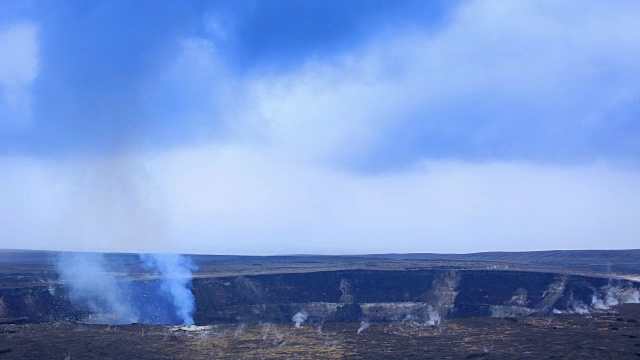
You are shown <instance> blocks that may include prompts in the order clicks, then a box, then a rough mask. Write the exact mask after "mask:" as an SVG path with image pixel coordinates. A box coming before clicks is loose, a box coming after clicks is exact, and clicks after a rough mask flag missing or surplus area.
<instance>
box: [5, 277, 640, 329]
mask: <svg viewBox="0 0 640 360" xmlns="http://www.w3.org/2000/svg"><path fill="white" fill-rule="evenodd" d="M155 281H157V280H147V281H143V280H136V281H132V282H131V284H130V286H129V289H131V291H132V293H131V294H129V296H128V297H127V298H126V301H130V302H136V303H141V302H142V303H148V305H149V307H150V308H154V307H160V306H163V304H162V303H161V302H158V301H159V300H157V299H154V296H153V292H152V290H151V289H154V288H156V287H157V284H155V283H154V282H155ZM192 290H193V293H194V295H195V299H196V312H195V314H194V319H195V322H196V324H213V323H224V322H249V323H251V322H291V321H293V320H292V319H293V318H294V317H295V316H296V315H297V318H296V319H297V320H296V321H307V322H333V321H348V322H354V321H357V322H359V321H363V320H365V321H371V322H377V321H417V322H421V323H424V324H427V325H434V324H438V323H439V322H440V321H442V320H443V319H445V318H460V317H487V316H493V317H512V316H527V315H531V314H548V313H552V312H577V313H584V312H588V311H593V310H599V309H606V308H609V307H610V306H614V305H617V304H619V303H633V302H640V295H639V294H640V293H639V292H638V286H637V284H636V283H633V282H631V281H626V280H612V279H607V278H599V277H587V276H577V275H563V274H555V273H542V272H526V271H500V270H456V271H451V270H413V271H394V270H374V271H367V270H343V271H320V272H307V273H288V274H264V275H251V276H231V277H201V278H195V279H194V280H193V283H192ZM92 305H95V304H92ZM0 317H5V318H6V317H14V318H16V317H22V318H24V319H25V321H29V322H55V321H83V322H109V321H108V319H104V318H103V319H99V318H95V316H94V315H93V314H92V313H91V306H89V304H82V303H77V302H73V301H72V300H71V299H70V297H69V295H68V293H67V292H66V290H65V288H64V287H62V286H61V285H51V284H48V285H43V286H32V287H23V288H10V289H4V290H0ZM139 321H140V322H144V323H162V322H163V321H164V320H163V319H161V318H160V317H158V318H154V317H153V314H152V315H149V316H148V317H147V318H142V319H139Z"/></svg>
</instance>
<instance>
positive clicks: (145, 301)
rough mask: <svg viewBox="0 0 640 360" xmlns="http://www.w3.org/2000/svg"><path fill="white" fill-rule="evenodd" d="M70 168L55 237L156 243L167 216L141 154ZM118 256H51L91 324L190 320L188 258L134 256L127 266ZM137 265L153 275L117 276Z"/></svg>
mask: <svg viewBox="0 0 640 360" xmlns="http://www.w3.org/2000/svg"><path fill="white" fill-rule="evenodd" d="M69 170H70V172H71V175H72V176H70V177H69V178H71V179H74V180H73V182H72V183H69V184H63V186H62V187H63V192H62V193H63V194H62V196H63V198H62V199H63V209H62V213H63V215H62V218H61V226H60V228H61V234H60V236H62V237H65V238H68V239H74V240H76V242H77V244H78V247H79V249H81V250H87V249H90V250H92V251H96V250H97V251H122V250H130V249H133V250H138V249H149V248H151V247H153V246H154V245H156V246H157V245H161V244H162V242H163V241H164V239H165V234H164V231H163V229H164V223H165V220H166V219H165V218H164V214H162V213H161V212H160V210H159V209H160V207H159V206H157V205H158V204H157V202H158V201H159V198H161V197H162V196H161V195H160V194H158V193H157V192H154V190H153V189H154V186H153V184H152V181H151V179H150V177H149V176H148V174H147V173H146V171H145V166H144V165H143V163H142V162H141V161H139V159H136V158H135V157H133V156H129V155H127V154H126V153H118V154H115V155H112V156H105V157H103V158H99V159H96V158H93V159H85V160H83V161H79V162H74V163H73V164H71V166H69ZM64 185H66V186H64ZM116 258H117V257H114V256H109V257H107V256H105V255H104V254H101V253H62V255H60V256H59V257H58V258H57V259H56V261H55V264H56V266H57V271H58V274H59V277H60V280H61V281H62V282H63V284H64V285H65V286H66V288H67V290H68V291H69V293H70V297H71V299H72V300H73V301H74V302H75V303H76V304H78V305H79V306H82V307H88V308H89V309H90V311H91V313H92V318H91V319H90V321H91V322H101V323H109V324H118V323H132V322H141V323H149V324H166V323H182V324H185V325H191V324H193V323H194V321H193V312H194V310H195V299H194V296H193V293H192V292H191V290H190V288H189V286H190V284H191V279H192V271H195V270H196V269H197V267H196V266H195V265H194V264H193V263H192V262H191V259H190V258H189V257H186V256H183V255H173V254H153V255H150V254H140V255H139V256H138V259H137V260H138V262H139V263H134V264H133V265H132V264H128V265H127V266H123V265H122V264H119V263H118V261H117V260H114V259H116ZM107 259H109V261H108V260H107ZM133 261H134V262H135V260H133ZM136 266H137V267H138V269H136V268H135V267H136ZM140 267H142V269H143V270H145V271H147V272H151V273H152V275H154V276H153V278H154V281H122V280H131V279H129V278H127V277H128V276H129V275H131V274H130V273H131V271H134V270H140V269H139V268H140Z"/></svg>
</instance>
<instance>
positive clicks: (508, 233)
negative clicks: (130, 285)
mask: <svg viewBox="0 0 640 360" xmlns="http://www.w3.org/2000/svg"><path fill="white" fill-rule="evenodd" d="M638 19H640V2H638V1H635V0H630V1H559V0H553V1H539V0H531V1H527V0H518V1H508V0H496V1H422V0H418V1H386V0H384V1H373V0H367V1H364V0H363V1H358V0H352V1H343V0H341V1H327V0H323V1H296V0H269V1H266V0H265V1H253V0H248V1H235V0H233V1H231V0H229V1H216V2H211V1H143V0H140V1H130V0H105V1H91V0H77V1H74V0H69V1H63V0H56V1H50V0H46V1H45V0H27V1H18V0H15V1H14V0H0V248H30V249H58V250H92V251H136V252H137V251H145V252H199V253H215V254H284V253H324V254H344V253H380V252H475V251H494V250H500V251H510V250H544V249H579V248H607V249H614V248H615V249H617V248H638V242H639V240H640V220H639V219H640V218H639V215H640V62H639V61H638V59H640V21H638Z"/></svg>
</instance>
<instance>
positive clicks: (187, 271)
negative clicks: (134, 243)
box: [140, 254, 198, 325]
mask: <svg viewBox="0 0 640 360" xmlns="http://www.w3.org/2000/svg"><path fill="white" fill-rule="evenodd" d="M140 260H141V261H142V262H143V264H144V266H145V267H146V268H147V269H149V270H153V271H157V272H158V273H160V275H162V285H161V289H162V291H163V292H164V293H165V295H167V296H169V297H170V299H171V301H172V302H173V305H174V306H175V311H176V315H177V316H178V318H179V319H180V320H181V321H182V323H183V324H184V325H193V311H194V310H195V298H194V296H193V293H192V292H191V290H190V289H189V287H188V286H189V284H190V283H191V278H192V273H191V272H192V271H195V270H197V269H198V268H197V266H195V265H194V264H193V262H191V259H190V258H189V257H186V256H184V255H176V254H141V255H140Z"/></svg>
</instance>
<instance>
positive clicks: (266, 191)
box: [0, 146, 640, 254]
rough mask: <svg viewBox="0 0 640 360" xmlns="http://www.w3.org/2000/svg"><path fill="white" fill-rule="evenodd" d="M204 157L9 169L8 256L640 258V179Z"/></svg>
mask: <svg viewBox="0 0 640 360" xmlns="http://www.w3.org/2000/svg"><path fill="white" fill-rule="evenodd" d="M279 156H280V155H278V154H277V153H275V154H274V153H272V152H270V151H269V150H268V149H265V148H254V149H250V148H247V147H235V146H202V147H194V148H185V149H181V150H175V151H169V152H165V153H154V154H148V155H145V156H139V155H138V156H131V157H129V156H119V157H112V158H91V159H83V160H78V159H75V160H71V159H70V160H68V161H65V162H63V163H60V162H58V163H55V164H54V163H50V162H48V161H44V160H42V161H33V160H26V159H14V160H11V161H9V160H5V161H3V162H2V164H0V171H1V172H2V173H3V174H5V176H4V177H3V182H2V186H0V189H1V191H2V194H1V195H2V198H3V199H9V201H3V202H2V204H0V213H1V214H3V218H4V219H5V220H7V219H8V220H9V221H6V222H5V224H6V225H4V226H3V228H2V236H0V239H1V243H0V247H1V248H15V247H19V248H25V247H27V248H55V249H76V250H102V251H114V250H117V251H178V252H203V253H235V254H278V253H301V252H305V253H372V252H472V251H487V250H502V251H507V250H542V249H558V248H560V249H571V248H574V249H575V248H608V249H610V248H633V247H636V243H637V237H638V234H640V224H639V223H638V222H637V221H636V219H635V216H636V214H638V213H640V185H638V184H640V173H638V172H637V171H635V170H629V169H624V168H621V167H613V166H608V165H604V164H597V165H591V166H582V167H574V168H559V167H549V166H538V165H530V164H525V163H505V162H498V163H483V164H473V163H461V162H424V163H420V164H418V165H417V166H415V167H414V168H413V169H411V170H408V171H406V172H403V173H394V174H391V173H389V174H384V175H378V176H362V175H355V174H348V173H344V172H338V171H332V170H328V169H326V168H321V167H316V166H311V165H301V164H300V163H291V162H287V161H282V159H280V158H279Z"/></svg>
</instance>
